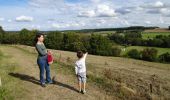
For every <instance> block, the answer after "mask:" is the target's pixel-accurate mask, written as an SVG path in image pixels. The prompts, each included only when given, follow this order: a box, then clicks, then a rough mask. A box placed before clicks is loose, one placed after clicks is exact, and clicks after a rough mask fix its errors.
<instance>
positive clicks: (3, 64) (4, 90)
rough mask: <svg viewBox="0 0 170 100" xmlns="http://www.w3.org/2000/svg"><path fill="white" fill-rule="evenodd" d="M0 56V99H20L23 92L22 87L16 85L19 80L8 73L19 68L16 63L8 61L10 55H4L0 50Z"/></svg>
mask: <svg viewBox="0 0 170 100" xmlns="http://www.w3.org/2000/svg"><path fill="white" fill-rule="evenodd" d="M0 58H1V59H0V77H1V82H2V86H1V87H0V100H14V99H15V98H21V99H22V98H23V97H24V95H25V94H24V93H25V92H23V91H24V88H23V87H21V85H18V84H20V83H21V80H19V79H16V78H14V77H13V76H10V75H9V73H13V72H16V71H17V70H19V67H18V65H17V64H16V63H12V62H10V58H11V56H7V55H4V54H3V52H2V51H0ZM16 86H17V87H16Z"/></svg>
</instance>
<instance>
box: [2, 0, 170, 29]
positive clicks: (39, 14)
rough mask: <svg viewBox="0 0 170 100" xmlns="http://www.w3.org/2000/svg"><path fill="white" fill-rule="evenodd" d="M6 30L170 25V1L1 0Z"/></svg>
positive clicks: (3, 22) (3, 25)
mask: <svg viewBox="0 0 170 100" xmlns="http://www.w3.org/2000/svg"><path fill="white" fill-rule="evenodd" d="M0 12H1V14H0V26H2V27H3V28H4V29H5V30H21V29H22V28H27V29H39V30H68V29H69V30H70V29H87V28H110V27H126V26H135V25H143V26H159V27H168V26H169V25H170V1H169V0H0Z"/></svg>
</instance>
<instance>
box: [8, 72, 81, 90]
mask: <svg viewBox="0 0 170 100" xmlns="http://www.w3.org/2000/svg"><path fill="white" fill-rule="evenodd" d="M8 75H10V76H13V77H15V78H19V79H20V80H24V81H28V82H32V83H34V84H37V85H40V83H39V80H37V79H36V78H34V77H32V76H29V75H25V74H20V73H9V74H8ZM54 84H55V85H58V86H62V87H64V88H67V89H70V90H72V91H75V92H79V91H78V90H77V89H75V88H74V87H72V86H70V85H67V84H64V83H61V82H59V81H54Z"/></svg>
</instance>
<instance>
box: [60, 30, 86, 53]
mask: <svg viewBox="0 0 170 100" xmlns="http://www.w3.org/2000/svg"><path fill="white" fill-rule="evenodd" d="M77 42H78V43H77ZM79 42H81V36H80V34H78V33H74V32H69V33H65V34H64V37H63V43H64V45H63V49H64V50H69V51H75V46H80V45H78V44H80V43H79ZM81 46H82V48H84V46H83V45H82V44H81ZM76 48H79V47H76Z"/></svg>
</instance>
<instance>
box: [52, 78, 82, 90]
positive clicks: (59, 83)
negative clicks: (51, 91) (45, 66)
mask: <svg viewBox="0 0 170 100" xmlns="http://www.w3.org/2000/svg"><path fill="white" fill-rule="evenodd" d="M53 82H54V84H55V85H58V86H61V87H64V88H67V89H70V90H72V91H75V92H79V91H78V90H77V89H75V88H74V87H72V86H70V85H67V84H64V83H61V82H59V81H54V80H53Z"/></svg>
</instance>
